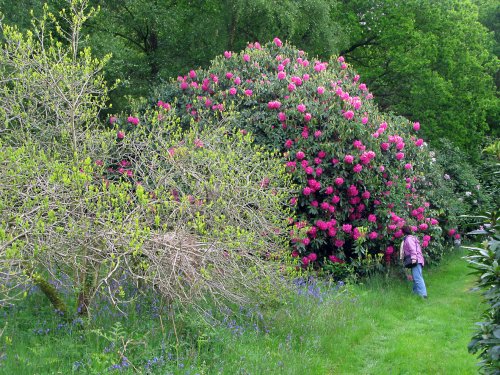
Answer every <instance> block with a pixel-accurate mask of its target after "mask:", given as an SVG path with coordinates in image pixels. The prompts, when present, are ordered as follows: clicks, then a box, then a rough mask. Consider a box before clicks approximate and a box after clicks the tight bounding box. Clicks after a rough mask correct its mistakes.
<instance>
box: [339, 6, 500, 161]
mask: <svg viewBox="0 0 500 375" xmlns="http://www.w3.org/2000/svg"><path fill="white" fill-rule="evenodd" d="M343 6H344V12H345V13H346V14H348V16H347V17H346V18H345V27H346V29H347V32H348V33H349V34H350V36H351V42H350V43H349V44H347V45H346V47H345V48H344V49H343V50H342V51H341V53H342V54H345V55H346V56H347V57H348V61H351V62H352V63H353V64H354V65H356V68H357V69H358V70H359V71H360V72H361V74H362V77H363V78H364V79H365V80H366V81H367V82H368V83H369V84H370V87H371V88H372V90H373V91H374V93H375V96H376V98H377V100H378V102H379V104H380V105H381V106H382V107H383V108H385V109H387V110H392V111H395V112H397V113H398V114H402V115H404V116H407V117H410V118H412V119H413V120H418V121H421V122H422V123H423V127H422V128H423V132H424V135H425V136H426V138H427V139H431V140H432V139H437V138H441V137H446V138H449V139H451V140H452V141H453V142H454V143H455V144H457V145H460V146H461V147H463V148H466V149H468V150H473V151H474V152H476V151H478V149H479V148H478V146H479V145H480V143H481V141H482V136H483V135H484V134H487V133H488V132H490V131H491V127H496V126H498V112H497V109H496V108H498V104H499V102H498V98H497V97H496V95H495V85H494V82H493V76H494V75H495V72H496V71H497V70H498V66H499V65H498V58H497V57H496V56H494V55H493V54H492V53H491V45H492V36H491V34H490V33H489V32H488V31H487V30H486V28H485V27H484V26H483V25H482V24H481V23H480V22H479V15H478V8H477V6H475V5H474V4H473V3H472V1H470V0H464V1H462V0H460V1H459V0H444V1H439V2H438V1H432V0H409V1H405V2H399V1H396V0H368V1H367V0H357V1H356V0H355V1H344V3H343Z"/></svg>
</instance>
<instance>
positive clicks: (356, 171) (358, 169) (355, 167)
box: [352, 164, 363, 173]
mask: <svg viewBox="0 0 500 375" xmlns="http://www.w3.org/2000/svg"><path fill="white" fill-rule="evenodd" d="M352 170H353V171H354V173H360V172H361V171H362V170H363V167H362V166H361V164H356V165H355V166H354V168H353V169H352Z"/></svg>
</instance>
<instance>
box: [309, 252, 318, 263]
mask: <svg viewBox="0 0 500 375" xmlns="http://www.w3.org/2000/svg"><path fill="white" fill-rule="evenodd" d="M307 257H308V258H309V260H310V261H311V262H314V261H315V260H316V259H318V256H317V255H316V253H311V254H309V255H308V256H307Z"/></svg>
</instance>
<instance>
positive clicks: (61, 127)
mask: <svg viewBox="0 0 500 375" xmlns="http://www.w3.org/2000/svg"><path fill="white" fill-rule="evenodd" d="M68 5H69V8H70V10H69V13H67V12H65V11H62V12H60V14H59V15H58V17H56V16H55V15H54V14H52V13H50V12H49V10H48V7H47V6H45V7H44V8H43V14H42V15H41V16H40V18H38V19H37V18H33V20H32V24H31V30H28V31H26V32H25V33H23V32H21V31H19V30H18V29H17V28H16V27H15V26H9V25H6V24H2V25H1V26H2V36H3V39H4V40H5V42H4V45H3V48H2V54H1V55H0V77H1V79H2V82H3V85H2V86H1V88H0V101H1V106H0V124H1V125H0V136H1V137H2V138H4V139H8V140H9V141H8V142H9V144H15V145H20V144H22V143H23V142H24V141H25V140H33V141H34V142H36V143H38V144H40V145H41V147H43V148H50V147H51V145H53V144H56V143H57V144H58V152H59V153H62V154H64V156H66V157H68V156H69V157H76V155H77V154H78V151H79V150H80V143H81V142H82V140H83V138H84V130H85V129H87V128H89V127H91V126H94V125H95V122H96V120H97V115H98V113H99V110H100V109H101V108H102V107H104V106H105V103H106V101H107V99H108V97H107V93H108V88H107V86H106V83H105V81H104V78H103V75H102V70H103V68H104V66H105V65H106V63H107V61H108V60H109V56H106V57H104V58H103V59H102V60H99V59H96V58H95V57H93V56H92V54H91V52H90V49H89V48H88V47H87V48H84V49H83V50H81V49H80V38H81V36H80V31H81V28H82V25H83V23H84V22H86V21H87V19H88V18H89V17H92V16H93V14H94V13H95V9H93V8H90V9H89V8H88V6H87V1H86V0H73V1H71V2H70V3H69V4H68ZM59 20H61V21H59ZM49 28H53V29H54V31H53V32H52V31H50V30H48V29H49Z"/></svg>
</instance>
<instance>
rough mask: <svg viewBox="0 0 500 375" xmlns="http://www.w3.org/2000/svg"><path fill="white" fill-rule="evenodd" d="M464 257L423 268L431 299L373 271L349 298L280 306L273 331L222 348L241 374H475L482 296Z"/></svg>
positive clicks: (453, 256)
mask: <svg viewBox="0 0 500 375" xmlns="http://www.w3.org/2000/svg"><path fill="white" fill-rule="evenodd" d="M461 256H462V254H461V253H457V254H453V255H451V256H450V257H449V258H448V259H446V260H445V261H444V262H443V264H442V265H441V266H439V267H437V268H434V269H424V278H425V280H426V283H427V289H428V293H429V299H428V300H422V299H421V298H419V297H416V296H414V295H412V293H411V283H410V282H404V281H402V280H390V281H385V280H384V279H383V278H375V279H374V280H371V281H370V282H369V284H367V285H362V286H355V287H353V289H352V291H351V293H349V295H350V297H343V298H342V299H340V300H339V299H338V298H333V299H330V300H328V301H325V302H324V303H322V304H320V305H311V304H309V303H299V304H298V305H295V306H293V307H289V308H288V309H284V310H283V311H281V314H278V315H277V316H276V318H275V319H276V320H275V321H274V323H273V327H275V328H274V329H273V330H272V331H271V333H270V335H268V336H266V337H264V338H263V337H262V336H255V337H247V336H245V335H244V336H243V337H242V338H240V339H239V340H232V339H231V338H229V337H228V341H227V346H225V348H224V349H223V351H224V352H225V353H226V355H227V356H228V357H232V358H238V357H239V358H242V359H240V368H244V372H240V373H245V374H246V373H250V374H384V375H386V374H412V375H415V374H443V375H448V374H452V375H456V374H476V373H477V366H476V362H477V359H476V358H475V357H474V356H472V355H471V354H469V353H468V352H467V344H468V342H469V340H470V338H471V335H472V332H473V330H474V322H476V321H477V320H478V319H479V317H480V314H481V305H480V301H481V298H480V295H479V293H478V292H472V291H470V289H471V287H473V285H474V277H473V276H471V275H468V272H469V270H468V268H467V264H466V262H465V261H464V260H463V259H461ZM352 296H354V298H352ZM221 349H222V348H221ZM226 358H227V357H226ZM229 368H230V369H231V370H229V371H227V370H228V369H229ZM236 370H237V367H233V366H232V365H231V364H230V363H227V366H224V370H223V371H222V373H228V374H229V373H231V371H236Z"/></svg>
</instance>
